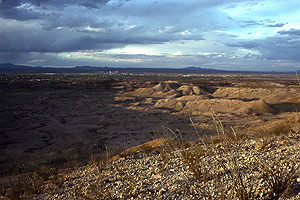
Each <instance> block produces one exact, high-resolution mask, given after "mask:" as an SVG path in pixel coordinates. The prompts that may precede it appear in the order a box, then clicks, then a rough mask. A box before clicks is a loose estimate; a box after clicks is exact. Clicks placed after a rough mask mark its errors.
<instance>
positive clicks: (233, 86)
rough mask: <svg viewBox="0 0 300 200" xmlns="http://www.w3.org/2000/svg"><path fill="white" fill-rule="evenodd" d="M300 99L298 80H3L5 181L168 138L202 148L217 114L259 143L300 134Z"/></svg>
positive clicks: (1, 164) (0, 140)
mask: <svg viewBox="0 0 300 200" xmlns="http://www.w3.org/2000/svg"><path fill="white" fill-rule="evenodd" d="M299 97H300V88H299V85H298V82H297V80H295V79H291V78H290V79H278V78H275V77H274V78H269V79H261V78H257V79H255V77H254V78H251V79H238V78H230V79H211V78H210V79H208V78H206V79H204V78H203V79H180V78H175V79H174V78H173V79H172V81H170V80H164V79H150V78H147V79H146V78H114V79H112V78H107V77H92V78H91V77H89V76H79V77H70V76H65V77H64V76H59V77H56V76H51V77H47V76H46V78H45V77H44V76H43V79H42V78H41V77H39V76H38V75H35V76H31V77H30V76H8V77H7V76H3V77H2V78H1V82H0V127H1V130H0V174H5V173H8V172H11V171H13V170H14V169H16V168H20V167H22V166H25V168H30V167H35V166H38V165H43V164H45V165H46V164H47V165H49V164H50V165H55V166H63V165H66V164H68V163H72V162H74V161H75V163H82V164H84V163H86V162H88V160H89V158H90V156H91V155H93V154H96V153H99V152H103V151H106V150H107V149H118V150H120V151H121V150H124V149H127V148H129V147H133V146H136V145H139V144H142V143H144V142H147V141H150V140H153V139H157V138H161V137H168V136H174V135H176V137H182V138H183V140H186V141H196V140H197V138H198V135H197V134H200V135H201V136H204V135H213V134H215V133H216V130H215V125H214V123H213V120H212V118H211V116H212V113H213V112H214V113H216V115H217V116H218V118H219V119H220V120H221V121H222V122H223V124H224V126H225V129H227V128H228V129H229V128H231V127H233V128H234V129H235V130H236V131H238V132H239V133H243V134H246V135H249V136H253V137H256V134H257V133H258V132H259V131H260V132H261V131H262V130H263V132H265V133H268V132H272V131H273V132H274V131H275V132H276V130H277V129H279V128H280V127H281V128H282V127H284V128H282V130H283V131H295V130H296V129H299V127H297V124H299V123H296V122H297V120H298V108H299V105H300V98H299ZM191 120H192V121H193V125H194V126H193V125H192V123H191ZM195 129H196V130H197V131H195ZM258 130H259V131H258Z"/></svg>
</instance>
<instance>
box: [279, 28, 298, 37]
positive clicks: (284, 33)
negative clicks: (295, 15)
mask: <svg viewBox="0 0 300 200" xmlns="http://www.w3.org/2000/svg"><path fill="white" fill-rule="evenodd" d="M278 33H279V34H280V35H295V36H300V29H290V30H288V31H286V30H284V31H278Z"/></svg>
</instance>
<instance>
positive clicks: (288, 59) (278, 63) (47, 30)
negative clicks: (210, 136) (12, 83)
mask: <svg viewBox="0 0 300 200" xmlns="http://www.w3.org/2000/svg"><path fill="white" fill-rule="evenodd" d="M8 62H9V63H14V64H23V65H29V66H48V67H71V66H81V65H91V66H109V67H148V68H183V67H189V66H196V67H205V68H214V69H223V70H248V71H295V70H299V69H300V4H299V1H298V0H285V1H283V0H184V1H182V0H0V63H8Z"/></svg>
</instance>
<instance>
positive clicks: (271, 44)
mask: <svg viewBox="0 0 300 200" xmlns="http://www.w3.org/2000/svg"><path fill="white" fill-rule="evenodd" d="M278 33H279V35H277V36H273V37H267V38H264V39H256V40H238V41H235V42H233V43H229V44H227V46H228V47H240V48H244V49H250V50H255V51H258V52H259V53H260V54H261V58H263V59H268V60H291V61H296V62H299V61H300V51H299V50H300V30H296V29H291V30H288V31H279V32H278Z"/></svg>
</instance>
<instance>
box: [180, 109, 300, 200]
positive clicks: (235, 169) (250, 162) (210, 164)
mask: <svg viewBox="0 0 300 200" xmlns="http://www.w3.org/2000/svg"><path fill="white" fill-rule="evenodd" d="M213 120H214V123H215V125H216V131H217V136H216V137H215V138H210V139H209V138H205V139H201V138H200V142H199V143H198V144H197V145H196V146H194V147H193V148H190V149H188V150H183V151H182V158H183V161H184V162H185V163H186V165H187V166H188V169H189V171H190V172H191V173H192V175H193V177H194V178H195V179H196V180H197V181H199V182H208V181H210V180H212V179H214V184H216V185H218V188H217V191H215V192H213V191H210V189H209V188H206V191H204V192H203V191H202V192H203V194H205V196H207V197H208V198H210V199H240V200H250V199H278V198H279V197H280V196H282V195H283V194H285V193H288V190H289V188H290V187H291V186H292V184H293V182H294V180H295V177H296V174H297V173H298V172H299V167H300V164H299V157H298V156H297V157H293V158H292V157H291V156H290V155H288V154H287V153H285V151H279V152H280V153H278V152H277V151H272V150H271V149H267V148H264V149H262V148H260V149H245V146H243V142H241V141H240V139H239V137H238V136H237V134H236V133H235V131H234V129H232V132H231V133H227V132H226V131H225V129H224V126H223V124H222V122H221V121H220V120H219V119H218V118H217V117H216V115H213ZM280 130H281V129H280ZM280 130H278V131H280ZM283 130H286V129H283ZM216 140H217V141H218V142H217V143H216ZM265 141H266V140H263V142H262V143H265ZM244 143H245V142H244ZM262 145H263V144H262ZM248 148H249V147H248ZM213 169H215V170H213ZM216 169H219V171H216Z"/></svg>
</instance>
